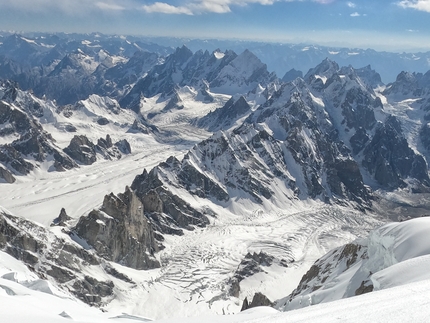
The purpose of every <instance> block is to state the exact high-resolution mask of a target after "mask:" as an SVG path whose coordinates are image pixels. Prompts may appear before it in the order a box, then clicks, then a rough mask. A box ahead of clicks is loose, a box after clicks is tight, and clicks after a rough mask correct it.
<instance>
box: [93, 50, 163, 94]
mask: <svg viewBox="0 0 430 323" xmlns="http://www.w3.org/2000/svg"><path fill="white" fill-rule="evenodd" d="M161 62H162V58H161V56H160V55H159V54H157V53H151V52H146V51H137V52H135V53H134V55H133V56H132V57H130V59H129V60H128V61H127V62H120V63H118V64H117V65H115V66H112V67H109V68H107V69H106V70H105V71H104V72H103V75H102V77H98V79H97V85H96V87H95V92H96V93H98V94H100V95H108V96H110V97H114V98H119V97H120V96H122V95H123V94H124V92H125V91H126V90H125V89H126V88H127V87H128V86H130V85H131V84H134V83H136V82H137V81H138V79H140V78H141V77H143V76H145V74H146V73H147V72H148V71H149V70H150V69H151V68H153V67H154V66H156V65H158V64H160V63H161Z"/></svg>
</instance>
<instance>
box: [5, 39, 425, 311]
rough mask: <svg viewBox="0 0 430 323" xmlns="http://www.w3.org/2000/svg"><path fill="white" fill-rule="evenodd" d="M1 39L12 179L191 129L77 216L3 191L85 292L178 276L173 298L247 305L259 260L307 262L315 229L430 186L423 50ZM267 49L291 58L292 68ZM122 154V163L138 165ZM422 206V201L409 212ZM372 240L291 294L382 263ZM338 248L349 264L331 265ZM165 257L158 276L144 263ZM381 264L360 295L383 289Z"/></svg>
mask: <svg viewBox="0 0 430 323" xmlns="http://www.w3.org/2000/svg"><path fill="white" fill-rule="evenodd" d="M0 42H1V44H0V55H1V56H0V77H1V78H3V80H2V81H1V83H0V182H1V185H10V187H13V185H18V184H20V183H25V182H26V181H28V177H30V176H33V177H34V178H40V177H43V176H47V177H48V178H49V176H48V175H47V174H60V172H61V174H67V172H69V173H70V174H71V175H70V176H77V174H78V175H79V174H80V171H81V170H82V169H85V168H86V167H90V166H91V165H95V166H97V167H99V168H100V169H102V170H103V167H105V166H106V165H108V164H115V163H118V161H119V160H123V159H126V158H129V159H127V161H128V163H134V162H136V161H137V158H136V159H135V160H133V159H132V158H130V157H133V156H135V151H138V152H145V151H146V149H147V148H148V147H147V146H146V145H147V143H148V142H155V143H157V144H158V145H159V147H162V146H163V145H166V146H167V145H170V146H172V147H175V146H179V145H181V149H179V148H178V149H177V150H178V152H179V151H180V152H181V153H178V154H176V155H175V156H173V155H172V156H170V157H168V158H167V159H165V160H158V161H157V163H153V164H152V165H151V167H150V168H148V169H139V173H140V174H138V175H136V176H135V177H134V179H133V180H132V181H130V182H128V183H122V184H124V186H126V188H125V189H124V190H123V192H122V193H117V192H112V193H110V194H107V195H106V196H105V197H104V198H103V199H102V200H100V201H97V203H96V204H97V205H98V206H97V207H96V208H94V209H93V210H91V209H90V210H85V213H84V214H78V215H76V214H75V217H70V216H69V215H68V214H67V213H66V210H64V209H62V210H61V213H60V216H59V217H58V218H55V219H54V218H53V219H52V220H53V222H52V228H51V227H46V226H39V225H37V224H35V223H34V222H32V221H29V220H27V219H24V218H20V217H19V216H18V217H17V216H15V215H13V214H11V213H10V212H8V211H6V210H3V209H0V248H1V249H2V251H4V252H6V253H8V254H9V255H12V256H13V257H15V258H17V259H19V260H21V261H22V262H23V263H24V264H25V265H26V266H28V267H29V268H31V269H32V270H33V271H34V272H35V273H36V274H37V275H39V276H40V277H43V278H44V279H45V278H46V279H48V280H50V281H51V282H52V283H53V284H57V285H58V286H60V287H61V288H63V289H64V290H67V292H69V293H71V295H73V297H76V298H78V299H80V300H82V301H84V302H86V303H88V304H91V305H94V306H99V307H103V306H109V304H112V303H114V302H116V301H118V300H127V297H131V296H130V294H128V290H130V289H132V290H133V291H135V290H136V293H137V294H138V295H143V294H144V295H146V296H145V297H150V296H148V295H153V294H151V293H154V295H155V294H156V295H158V294H157V293H158V291H154V290H162V288H165V286H166V285H167V286H169V288H171V287H170V286H171V285H170V283H171V282H172V281H173V282H174V284H173V285H174V287H172V288H173V289H174V288H179V287H177V286H179V285H177V281H180V282H185V283H186V286H181V292H178V291H177V290H175V292H174V293H173V294H172V295H173V296H172V298H175V299H179V296H178V295H182V294H180V293H185V294H186V302H185V301H184V303H188V302H195V304H194V303H192V304H194V305H195V306H196V307H197V306H201V305H198V304H200V303H201V302H202V301H204V304H205V305H204V306H207V307H209V308H211V306H212V305H213V304H214V303H216V302H225V303H223V304H228V306H232V307H237V306H238V305H237V304H238V303H239V302H238V298H242V299H243V298H244V297H243V296H244V295H245V294H244V293H248V294H247V296H249V294H250V293H251V292H259V290H257V289H258V287H256V286H260V287H261V286H262V285H258V284H257V285H252V284H251V285H252V286H251V287H250V285H247V284H250V283H249V281H250V280H251V281H252V279H253V277H256V275H259V274H260V275H262V274H263V273H265V274H267V275H272V274H273V272H275V271H276V270H278V271H279V270H280V271H282V272H284V268H294V266H299V267H300V266H304V264H305V263H306V261H307V259H305V256H304V255H303V254H304V253H305V251H303V250H308V249H307V248H308V246H309V245H314V246H315V248H316V249H317V251H316V253H318V255H319V256H320V254H321V253H323V251H325V249H327V248H328V247H333V246H335V247H338V246H339V245H340V244H341V243H342V242H344V241H346V240H348V239H352V238H356V237H357V236H358V235H359V234H362V233H363V232H367V231H368V230H370V229H371V228H372V227H373V226H375V225H377V224H380V223H381V221H382V220H381V218H382V217H377V216H376V215H375V214H380V213H383V214H384V219H385V221H386V220H387V219H388V217H389V216H393V215H392V214H391V213H390V212H391V211H392V210H389V207H387V204H384V203H386V202H385V200H384V198H383V197H384V194H385V195H390V194H392V195H394V194H395V193H399V192H400V193H402V192H404V193H405V194H406V193H408V194H417V195H419V196H422V197H423V198H422V199H423V200H427V199H428V194H429V193H430V178H429V167H428V165H429V163H430V140H429V135H430V126H429V121H430V112H429V111H430V71H429V72H425V73H421V72H420V71H422V69H423V68H424V67H425V66H426V65H425V64H423V65H420V64H421V63H422V62H423V61H424V60H425V61H427V58H426V57H427V56H426V55H429V56H430V54H402V55H400V54H392V53H391V54H390V53H378V52H375V51H371V50H367V51H360V50H350V49H349V50H346V49H339V50H336V51H335V50H334V49H328V48H322V47H315V46H309V47H301V46H298V45H295V46H286V45H285V46H281V45H267V44H266V45H264V46H263V45H260V46H262V47H260V49H258V47H253V48H250V49H244V50H243V51H240V52H238V53H236V52H235V51H234V50H224V51H223V50H221V49H219V48H216V49H214V50H213V51H208V50H198V51H196V52H193V51H192V50H191V49H190V48H188V47H187V46H185V45H183V46H180V47H177V48H176V49H173V48H169V47H164V46H159V45H155V44H154V43H150V42H146V41H143V40H139V39H137V38H132V37H130V38H128V37H119V36H118V37H117V36H104V35H100V34H89V35H74V34H72V35H66V34H58V35H47V34H46V35H45V34H39V35H35V36H34V37H33V38H30V37H29V36H27V37H24V36H21V35H15V34H14V35H5V34H3V35H2V37H1V38H0ZM191 44H193V46H196V44H199V43H198V42H191ZM209 45H210V44H206V46H209ZM235 46H238V47H240V46H244V44H242V43H241V44H236V45H235ZM253 46H257V44H253ZM263 47H264V48H265V50H266V51H263V50H262V48H263ZM300 48H301V49H300ZM281 49H282V50H283V51H284V52H283V53H284V56H282V57H283V59H280V58H279V57H280V56H277V55H278V54H277V53H280V52H281ZM278 50H279V51H278ZM327 53H329V55H330V58H327V56H328V55H327ZM265 55H266V56H265ZM279 55H280V54H279ZM420 55H421V56H420ZM262 57H263V59H262ZM264 57H272V58H271V59H273V61H272V63H271V64H274V63H273V62H274V61H275V60H277V61H278V62H279V64H280V65H279V66H283V65H282V64H285V66H291V67H294V68H295V70H291V71H288V70H286V71H285V72H284V77H283V78H279V77H278V76H277V75H276V74H275V73H274V72H270V67H268V64H269V63H267V62H265V61H264ZM276 57H278V58H276ZM332 57H335V58H338V59H337V60H336V61H335V60H333V59H331V58H332ZM316 60H318V63H317V64H315V65H313V66H311V67H307V68H306V69H305V66H307V65H309V64H310V63H311V62H315V61H316ZM268 61H270V60H269V59H268ZM361 62H363V64H361ZM339 63H340V64H342V65H343V64H344V63H345V66H342V65H340V64H339ZM288 64H291V65H288ZM350 64H352V65H353V66H354V67H353V66H351V65H350ZM356 64H359V65H360V66H359V67H355V65H356ZM369 64H372V67H373V68H374V67H375V66H376V67H378V66H379V67H381V69H382V70H384V68H385V67H387V70H385V73H386V74H385V75H388V74H389V73H394V72H393V69H394V68H399V69H401V67H402V66H407V68H406V69H405V70H404V71H401V70H399V71H398V72H397V74H396V75H397V77H396V78H395V80H394V81H393V82H391V83H388V84H386V83H384V77H382V78H381V75H380V74H379V73H378V72H377V71H378V70H377V69H376V70H374V69H372V67H371V66H370V65H369ZM378 64H379V65H378ZM426 64H427V63H426ZM384 66H385V67H384ZM388 67H389V71H388ZM415 68H416V70H417V71H418V72H410V69H413V70H415ZM301 70H302V71H301ZM393 75H394V74H393ZM386 77H387V76H386ZM390 77H391V76H390ZM184 146H186V147H187V149H186V152H185V153H183V147H184ZM152 153H153V151H152V152H148V154H147V155H146V157H147V156H148V155H151V154H152ZM142 158H144V157H142ZM154 165H155V166H154ZM152 166H154V167H152ZM94 170H96V168H94ZM113 171H114V172H117V175H116V176H117V177H118V178H121V177H122V175H123V172H124V170H123V169H121V168H119V169H114V170H113ZM102 173H103V172H102ZM98 174H101V173H98ZM134 175H135V174H133V176H134ZM85 176H86V177H88V176H92V174H86V175H85ZM94 176H95V175H94ZM118 180H120V179H118ZM17 183H18V184H17ZM35 185H36V186H37V185H38V184H37V183H36V184H35ZM49 185H50V184H49V183H48V184H47V186H48V187H49ZM98 185H103V181H101V184H100V183H99V184H98ZM124 186H122V187H124ZM81 189H83V188H79V189H77V190H76V191H79V190H81ZM32 191H36V192H38V190H37V189H34V188H32ZM400 193H399V194H400ZM35 194H36V193H35ZM81 198H82V199H84V198H92V197H91V196H84V195H82V196H81ZM47 200H49V198H48V199H47ZM387 200H388V199H387ZM411 204H412V203H411ZM29 205H31V202H30V203H29ZM395 205H396V206H399V205H400V206H401V207H404V206H405V205H407V203H406V202H404V201H403V200H401V199H400V201H399V202H398V203H397V204H395ZM408 206H410V205H408ZM426 212H427V210H426V208H417V209H414V214H413V216H414V217H418V216H420V215H423V214H426ZM399 216H400V217H401V216H403V214H400V215H399ZM266 217H267V218H266ZM405 217H406V216H405ZM265 219H270V220H267V222H266V220H265ZM287 224H288V225H292V227H293V229H294V230H297V231H291V232H290V231H289V230H290V229H289V226H288V225H287ZM282 225H285V227H284V228H282V230H283V231H282V232H281V233H280V232H279V231H278V229H279V228H278V226H281V227H282ZM232 228H233V230H232ZM262 228H263V229H262ZM234 229H236V230H238V231H237V232H236V231H235V230H234ZM293 229H291V230H293ZM241 230H243V231H244V232H245V233H246V234H245V233H243V234H240V232H241ZM259 230H263V231H259ZM238 232H239V233H238ZM206 234H208V235H211V238H210V239H212V240H210V246H209V247H208V246H206V245H205V237H206V236H205V235H206ZM254 234H255V236H254ZM336 234H341V235H342V240H341V241H339V239H338V237H337V235H336ZM223 235H224V236H226V237H228V239H227V238H226V239H225V241H224V238H220V236H223ZM267 235H271V236H270V239H269V238H267ZM381 235H382V236H383V234H381ZM180 237H181V238H180ZM254 238H255V241H254V240H252V239H254ZM179 239H183V240H179ZM198 239H202V241H199V240H198ZM235 239H236V240H235ZM381 239H382V238H381ZM275 240H276V243H275V242H274V241H275ZM320 240H321V241H323V242H324V244H323V243H320V242H321V241H320ZM178 241H182V242H183V244H181V243H180V242H178ZM220 241H221V242H220ZM226 241H228V243H229V244H227V242H226ZM232 241H233V242H232ZM373 242H374V241H373V240H372V239H370V240H369V241H368V244H367V245H366V244H365V243H358V242H355V243H352V244H349V245H346V246H345V247H342V248H339V249H336V250H335V251H333V252H332V253H331V254H330V255H329V256H326V257H324V258H321V259H320V260H319V261H318V262H317V263H316V264H315V265H314V266H313V267H312V268H313V269H312V268H311V270H310V272H309V273H308V274H307V276H305V277H304V278H303V280H302V282H301V284H300V285H299V287H298V288H297V289H296V290H295V291H294V292H293V293H292V294H291V295H290V296H289V298H287V299H284V300H283V302H278V303H277V306H278V307H279V308H282V309H289V306H295V307H300V306H299V305H297V302H300V301H298V299H299V297H307V296H308V295H311V296H312V295H314V296H312V297H317V296H318V293H315V291H316V290H318V289H319V288H321V286H322V285H323V284H324V282H325V281H326V280H327V282H328V283H333V282H335V281H336V279H337V278H338V276H336V275H337V274H342V273H343V272H348V269H349V267H351V266H355V265H357V266H362V267H363V268H364V267H365V266H366V264H368V263H372V264H373V262H374V261H375V260H374V259H373V258H371V256H372V255H370V254H369V251H367V256H366V254H365V252H366V250H370V249H371V247H372V246H371V243H373ZM377 242H378V243H379V242H381V241H379V240H378V241H377ZM217 243H218V244H217ZM219 243H222V246H221V247H222V248H221V249H222V251H218V249H217V253H216V255H211V256H210V257H207V258H205V257H203V256H202V257H201V258H202V260H200V258H199V261H201V262H202V264H197V265H196V264H195V259H194V258H193V257H194V256H196V254H198V253H199V252H203V253H205V252H207V250H211V248H212V247H213V248H214V249H216V248H218V247H220V245H219ZM200 245H201V246H203V247H202V248H206V249H199V248H200ZM190 246H192V248H191V247H190ZM232 246H233V247H232ZM224 248H225V249H224ZM229 248H232V249H231V250H230V249H229ZM366 248H367V249H366ZM236 249H237V250H236ZM257 249H258V252H254V251H255V250H257ZM202 250H203V251H202ZM226 250H227V251H226ZM238 250H239V251H238ZM175 252H176V253H175ZM173 254H174V255H175V256H173ZM200 256H201V255H200V254H199V255H198V256H196V257H200ZM313 256H315V253H314V254H313ZM175 257H176V258H175ZM330 257H331V258H330ZM357 257H360V259H358V258H357ZM366 257H367V258H366ZM315 258H316V257H315ZM315 258H314V259H313V260H315ZM332 258H333V259H336V260H338V263H339V264H341V265H342V266H344V267H345V266H346V267H347V268H346V269H345V270H343V271H341V270H340V269H339V268H334V267H335V266H337V265H338V263H336V264H335V263H334V262H333V261H332V260H333V259H332ZM342 259H344V260H342ZM341 260H342V261H341ZM406 260H407V259H406ZM215 262H216V263H217V266H218V267H217V266H213V267H210V266H211V265H212V263H215ZM327 263H328V264H327ZM194 265H195V266H196V267H193V266H194ZM200 265H201V266H209V267H204V268H205V270H207V268H209V269H210V270H214V271H215V272H216V275H215V278H213V277H212V276H211V274H210V273H208V272H205V271H204V270H203V269H202V271H200V269H199V268H200V267H199V266H200ZM169 266H170V267H169ZM175 266H178V267H175ZM384 266H385V265H384ZM125 267H127V268H125ZM197 267H198V268H197ZM266 267H267V268H266ZM269 267H270V268H269ZM323 267H324V268H328V269H327V270H326V271H324V272H323V271H322V268H323ZM157 268H161V269H160V270H159V272H157V273H158V274H155V273H154V277H155V276H156V278H155V279H153V278H152V277H151V279H152V280H150V279H148V281H145V283H142V282H141V281H139V278H137V277H140V276H139V275H140V272H139V275H137V274H136V273H135V272H134V271H133V270H136V271H141V270H147V269H155V270H158V269H157ZM167 268H168V269H167ZM184 268H186V269H187V270H190V272H192V273H193V274H192V275H191V274H190V275H191V276H186V275H188V274H189V273H188V272H187V271H186V270H184ZM202 268H203V267H202ZM226 268H227V269H226ZM273 268H277V269H276V270H275V269H273ZM279 268H280V269H279ZM369 268H370V267H369ZM372 268H373V267H372ZM381 268H382V267H381ZM272 269H273V272H272ZM382 269H383V268H382ZM285 270H286V269H285ZM369 270H370V271H371V269H369ZM201 272H203V274H202V277H201V279H200V278H199V279H195V278H194V276H193V275H194V274H196V275H197V276H198V275H199V274H201ZM349 273H351V272H349ZM352 274H353V273H352ZM352 274H351V275H352ZM157 275H159V276H157ZM366 275H367V276H369V273H368V272H366ZM185 276H186V279H185V280H181V279H182V278H183V277H185ZM367 276H366V277H364V276H363V277H362V276H360V277H359V278H360V279H356V280H354V281H353V286H352V285H351V286H352V287H351V288H350V289H351V290H348V293H346V294H347V296H351V295H352V294H354V293H355V294H358V293H364V292H367V291H370V289H371V288H370V285H371V280H369V278H368V277H367ZM148 277H149V276H148ZM178 277H182V278H181V279H179V278H178ZM199 277H200V276H199ZM258 277H260V276H258ZM255 279H256V280H260V279H261V284H263V278H261V277H260V278H258V279H257V278H255ZM345 281H346V282H347V280H345ZM373 283H374V282H373ZM145 284H146V285H145ZM142 286H143V287H142ZM154 286H156V287H154ZM175 286H176V287H175ZM202 286H203V287H202ZM372 286H373V285H372ZM272 287H273V286H272ZM153 288H154V289H153ZM372 288H373V287H372ZM321 290H325V289H324V288H322V289H321ZM149 291H150V292H149ZM206 292H207V293H209V294H205V293H206ZM139 293H140V294H139ZM176 293H179V294H176ZM187 293H189V294H187ZM137 294H136V295H137ZM346 294H345V295H346ZM196 295H197V296H196ZM282 296H285V295H282ZM193 297H194V298H193ZM339 298H340V297H339ZM166 299H168V297H166ZM242 299H241V301H242ZM261 300H262V302H263V301H264V302H265V303H267V302H269V301H268V300H266V299H265V298H263V297H262V298H261ZM147 301H148V300H147ZM148 302H149V301H148ZM289 303H291V304H292V305H289ZM306 304H308V303H303V304H302V305H301V306H304V305H306ZM190 306H191V305H190ZM228 306H227V307H226V308H228ZM205 308H206V307H205ZM222 310H223V311H224V307H223V308H222Z"/></svg>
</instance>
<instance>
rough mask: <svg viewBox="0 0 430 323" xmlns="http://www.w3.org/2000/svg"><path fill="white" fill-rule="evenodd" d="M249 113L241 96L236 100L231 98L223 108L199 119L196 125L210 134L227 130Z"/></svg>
mask: <svg viewBox="0 0 430 323" xmlns="http://www.w3.org/2000/svg"><path fill="white" fill-rule="evenodd" d="M250 112H251V107H250V105H249V104H248V102H246V99H245V98H244V97H243V96H240V97H239V99H237V100H235V99H234V97H231V98H230V100H228V101H227V102H226V104H225V105H224V106H223V107H221V108H219V109H216V110H215V111H212V112H210V113H209V114H208V115H206V116H205V117H203V118H201V119H200V120H199V121H198V125H199V127H204V128H206V129H208V130H209V131H211V132H215V131H218V130H227V129H229V128H230V127H231V126H232V125H234V124H235V122H236V121H237V120H238V119H239V118H241V117H244V116H246V115H247V114H249V113H250Z"/></svg>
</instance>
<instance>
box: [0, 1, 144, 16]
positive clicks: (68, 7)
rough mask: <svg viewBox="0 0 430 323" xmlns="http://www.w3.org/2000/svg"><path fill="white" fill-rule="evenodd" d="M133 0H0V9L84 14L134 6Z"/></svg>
mask: <svg viewBox="0 0 430 323" xmlns="http://www.w3.org/2000/svg"><path fill="white" fill-rule="evenodd" d="M136 6H137V4H136V3H135V1H134V0H31V5H30V3H29V1H28V0H0V10H2V9H3V10H4V9H18V10H22V11H23V12H46V11H52V10H58V11H60V12H63V13H66V14H68V15H85V14H86V13H88V12H94V11H98V12H100V11H103V12H114V11H115V12H118V11H123V10H127V9H132V8H136Z"/></svg>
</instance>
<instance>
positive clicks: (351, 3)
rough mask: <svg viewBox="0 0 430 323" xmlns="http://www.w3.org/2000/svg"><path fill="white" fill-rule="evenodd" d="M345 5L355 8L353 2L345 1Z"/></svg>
mask: <svg viewBox="0 0 430 323" xmlns="http://www.w3.org/2000/svg"><path fill="white" fill-rule="evenodd" d="M346 5H347V6H348V7H350V8H355V7H357V5H356V4H355V3H354V2H347V3H346Z"/></svg>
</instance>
